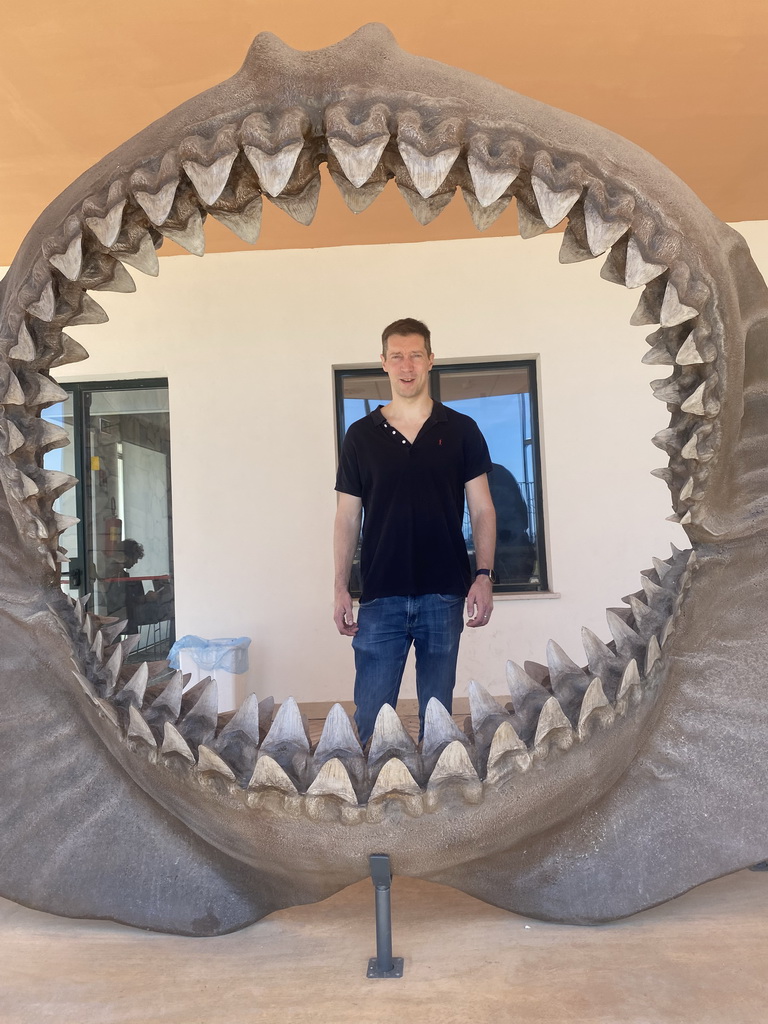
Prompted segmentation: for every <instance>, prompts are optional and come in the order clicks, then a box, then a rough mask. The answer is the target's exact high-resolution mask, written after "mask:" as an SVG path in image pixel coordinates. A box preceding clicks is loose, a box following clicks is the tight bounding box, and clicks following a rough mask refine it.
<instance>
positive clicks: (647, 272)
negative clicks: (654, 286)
mask: <svg viewBox="0 0 768 1024" xmlns="http://www.w3.org/2000/svg"><path fill="white" fill-rule="evenodd" d="M666 269H667V268H666V267H665V266H663V265H662V264H660V263H649V262H647V261H646V260H645V259H643V257H642V255H641V253H640V247H639V246H638V244H637V242H636V241H635V239H634V238H630V240H629V244H628V246H627V266H626V271H625V276H624V281H625V284H626V286H627V288H639V287H640V286H641V285H646V284H648V283H649V282H650V281H653V280H655V279H656V278H657V277H658V276H659V275H660V274H663V273H664V271H665V270H666Z"/></svg>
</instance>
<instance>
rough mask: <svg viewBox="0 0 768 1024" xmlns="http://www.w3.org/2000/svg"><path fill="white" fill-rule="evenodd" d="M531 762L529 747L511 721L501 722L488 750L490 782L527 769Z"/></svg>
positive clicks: (493, 782)
mask: <svg viewBox="0 0 768 1024" xmlns="http://www.w3.org/2000/svg"><path fill="white" fill-rule="evenodd" d="M530 763H531V755H530V754H529V753H528V748H527V747H526V745H525V743H523V741H522V740H521V739H520V737H519V736H518V735H517V733H516V732H515V730H514V727H513V726H512V723H511V722H501V723H500V725H499V727H498V729H497V730H496V732H495V733H494V735H493V739H492V740H491V746H490V749H489V751H488V770H487V773H486V777H487V779H488V782H490V783H492V784H495V783H498V782H502V781H503V780H504V779H506V778H508V777H509V776H510V775H513V774H516V773H518V772H520V771H525V769H526V768H528V766H529V765H530Z"/></svg>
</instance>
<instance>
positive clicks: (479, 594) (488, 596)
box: [467, 576, 493, 626]
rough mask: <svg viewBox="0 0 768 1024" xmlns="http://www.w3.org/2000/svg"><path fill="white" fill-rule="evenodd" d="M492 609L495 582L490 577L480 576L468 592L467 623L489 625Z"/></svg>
mask: <svg viewBox="0 0 768 1024" xmlns="http://www.w3.org/2000/svg"><path fill="white" fill-rule="evenodd" d="M492 611H493V584H492V583H491V580H490V577H488V576H478V577H477V578H476V580H475V582H474V583H473V584H472V586H471V587H470V588H469V593H468V594H467V616H468V619H467V625H468V626H485V625H487V624H488V620H489V619H490V617H491V612H492Z"/></svg>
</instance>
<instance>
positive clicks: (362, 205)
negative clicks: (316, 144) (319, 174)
mask: <svg viewBox="0 0 768 1024" xmlns="http://www.w3.org/2000/svg"><path fill="white" fill-rule="evenodd" d="M330 175H331V178H332V179H333V183H334V184H335V185H336V188H337V189H338V190H339V192H340V193H341V198H342V199H343V200H344V202H345V203H346V204H347V206H348V207H349V209H350V210H351V211H352V213H363V212H364V211H365V210H367V209H368V207H369V206H370V205H371V203H373V202H375V201H376V199H378V197H379V196H380V195H381V193H382V192H383V191H384V189H385V188H386V185H387V179H386V178H382V179H381V180H380V181H369V182H368V183H367V184H366V185H361V186H360V187H359V188H355V186H354V185H351V184H350V183H349V182H348V181H347V179H346V178H345V177H344V175H343V174H339V173H338V172H337V171H334V170H332V169H331V171H330Z"/></svg>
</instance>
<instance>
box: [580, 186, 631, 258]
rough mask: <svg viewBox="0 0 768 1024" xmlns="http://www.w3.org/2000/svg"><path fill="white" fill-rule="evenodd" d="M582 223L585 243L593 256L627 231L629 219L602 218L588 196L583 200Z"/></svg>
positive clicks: (608, 246)
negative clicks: (584, 227) (585, 238)
mask: <svg viewBox="0 0 768 1024" xmlns="http://www.w3.org/2000/svg"><path fill="white" fill-rule="evenodd" d="M584 224H585V226H586V230H587V244H588V245H589V248H590V249H591V250H592V253H593V255H594V256H599V255H600V254H601V253H604V252H605V251H606V249H610V247H611V246H612V245H615V244H616V242H618V240H619V239H620V238H621V236H622V235H625V234H626V233H627V231H629V221H626V220H623V219H622V218H617V219H616V220H604V219H603V217H602V216H601V215H600V212H599V211H598V209H597V205H596V204H595V203H594V202H593V201H592V199H591V198H590V196H587V198H586V199H585V200H584Z"/></svg>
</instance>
